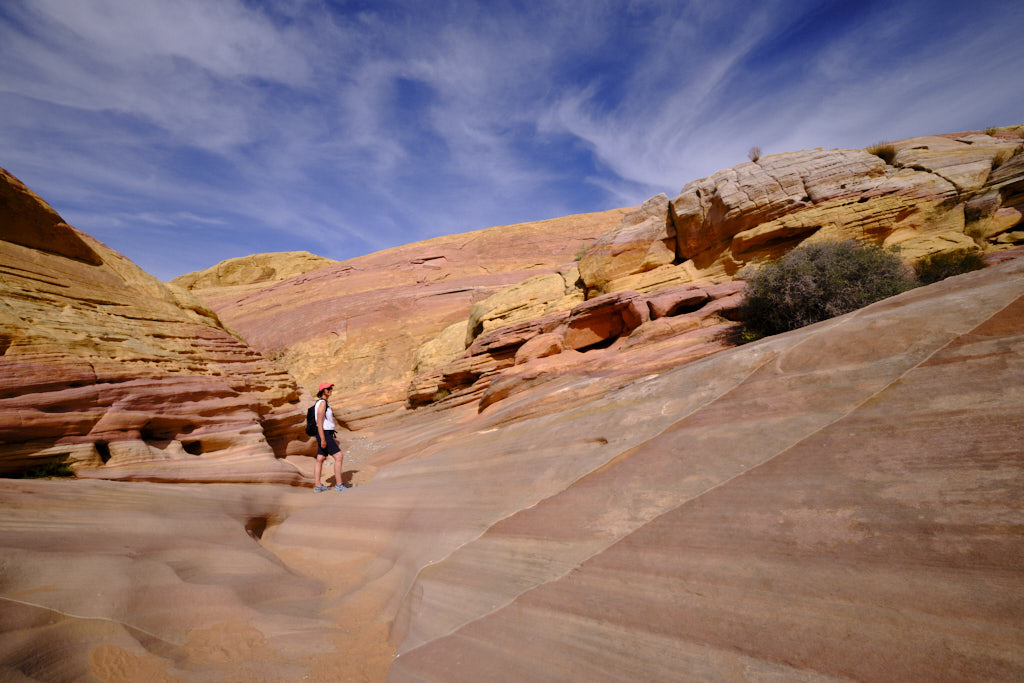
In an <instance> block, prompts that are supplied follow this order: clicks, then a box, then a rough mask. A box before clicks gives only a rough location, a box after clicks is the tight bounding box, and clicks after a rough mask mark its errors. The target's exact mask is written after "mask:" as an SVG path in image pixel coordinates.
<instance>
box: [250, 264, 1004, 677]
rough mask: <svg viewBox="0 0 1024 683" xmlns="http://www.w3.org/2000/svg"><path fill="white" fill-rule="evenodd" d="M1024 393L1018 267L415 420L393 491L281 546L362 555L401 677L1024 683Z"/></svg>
mask: <svg viewBox="0 0 1024 683" xmlns="http://www.w3.org/2000/svg"><path fill="white" fill-rule="evenodd" d="M616 374H618V375H619V376H620V379H624V380H625V381H620V382H618V383H617V384H618V386H616V388H614V389H611V390H606V391H604V392H602V395H600V396H591V397H590V398H589V400H587V401H585V402H584V403H582V404H578V403H575V402H573V401H572V400H571V397H572V396H573V395H574V394H575V393H577V392H582V393H586V392H587V390H588V387H590V386H592V385H594V384H595V383H599V382H608V383H609V384H610V385H615V384H616V382H615V375H616ZM566 399H569V400H566ZM1022 399H1024V260H1020V259H1017V260H1011V261H1007V262H1005V263H1002V264H1000V265H997V266H993V267H991V268H989V269H986V270H983V271H979V272H976V273H971V274H968V275H964V276H960V277H957V278H953V279H951V280H947V281H945V282H942V283H939V284H936V285H932V286H930V287H926V288H921V289H918V290H914V291H911V292H908V293H906V294H904V295H901V296H899V297H895V298H893V299H890V300H887V301H884V302H880V303H878V304H875V305H873V306H870V307H868V308H866V309H863V310H861V311H858V312H855V313H853V314H849V315H847V316H843V317H841V318H837V319H834V320H830V321H826V322H824V323H819V324H817V325H814V326H811V327H808V328H805V329H802V330H798V331H795V332H792V333H788V334H785V335H780V336H777V337H773V338H770V339H766V340H763V341H761V342H758V343H755V344H750V345H746V346H743V347H739V348H735V349H731V350H727V351H723V352H720V353H717V354H715V355H713V356H710V357H707V358H703V359H701V360H698V361H695V362H691V363H688V364H685V365H682V366H679V367H676V368H674V369H668V370H662V371H659V372H653V373H651V374H650V375H647V376H644V377H641V378H639V379H636V378H635V376H634V375H632V374H631V372H630V369H629V368H621V367H620V368H616V367H614V366H609V367H606V368H605V369H604V370H603V372H601V373H597V374H595V373H582V374H578V375H574V374H572V373H566V374H563V375H561V376H559V377H557V378H556V379H554V380H552V381H550V382H547V383H544V384H541V385H537V386H535V387H533V388H531V389H530V390H528V391H525V392H523V393H521V394H519V395H517V396H515V397H513V398H511V399H510V400H508V401H502V402H498V403H496V404H494V405H491V406H489V407H487V408H485V409H484V410H483V411H482V412H479V413H477V412H476V410H475V409H474V408H471V407H469V406H462V407H461V409H462V411H463V412H457V411H458V410H459V409H454V410H455V412H452V413H451V415H450V418H451V419H449V420H447V421H446V422H445V423H444V424H443V425H440V424H437V423H436V422H435V423H431V422H429V421H426V420H422V421H419V422H414V421H413V420H414V418H413V417H412V416H410V417H408V418H406V419H407V420H409V422H408V423H407V424H405V425H404V426H402V425H400V424H398V423H396V424H393V425H392V426H391V430H392V431H387V430H385V429H383V428H378V429H377V430H376V432H377V434H376V436H377V438H378V439H381V440H382V441H384V440H388V439H390V440H391V444H392V445H390V447H385V449H384V450H383V451H382V452H381V454H380V460H379V463H378V464H380V465H381V470H380V471H379V472H378V474H377V476H376V478H375V479H374V480H373V481H372V482H370V483H369V484H368V485H366V486H363V487H359V488H357V489H355V490H354V491H352V492H350V493H351V495H349V494H345V496H344V497H343V498H339V499H338V500H337V501H332V504H331V506H330V508H310V509H307V510H303V511H301V512H298V513H296V514H294V515H292V516H291V517H289V518H288V519H287V520H286V521H285V522H284V523H283V524H282V525H280V526H279V527H275V529H274V530H273V533H272V534H268V537H267V538H266V539H265V541H266V542H267V545H268V547H270V548H273V549H275V550H276V551H278V552H284V551H292V552H303V551H304V549H307V548H309V547H310V546H311V545H312V544H313V543H315V542H316V541H317V540H319V541H320V542H321V543H326V544H327V546H328V547H326V548H322V549H321V550H320V551H319V552H318V555H319V556H320V557H321V558H323V559H327V558H330V559H331V560H332V561H334V562H353V563H355V562H365V563H366V568H365V570H364V572H363V576H362V579H361V581H360V582H359V585H357V586H353V587H352V588H351V589H350V590H349V591H348V592H347V597H348V599H351V600H358V599H359V598H360V596H364V597H365V596H367V595H374V596H377V599H380V600H382V601H383V604H382V607H381V619H383V620H386V621H387V620H393V621H392V624H391V642H392V644H393V645H394V646H395V647H396V650H397V653H398V657H397V659H395V661H394V663H393V664H392V666H391V669H390V674H389V679H390V680H396V681H398V680H417V681H419V680H437V681H454V680H466V681H469V680H484V679H486V680H564V679H566V678H580V677H582V678H586V679H587V680H621V679H623V678H627V677H636V676H641V677H643V678H644V680H665V681H669V680H679V679H680V677H683V678H686V677H692V678H708V679H715V680H734V679H736V678H753V679H761V678H765V677H769V676H781V677H786V678H796V679H821V678H825V677H836V678H853V679H860V680H907V679H908V678H913V679H930V680H938V679H967V678H990V679H1000V680H1010V679H1015V678H1019V677H1020V676H1022V675H1024V657H1022V655H1021V651H1020V649H1019V647H1018V645H1019V643H1020V642H1024V627H1022V624H1021V622H1020V619H1019V615H1020V614H1022V613H1024V611H1022V610H1024V602H1022V599H1024V571H1022V569H1021V567H1024V540H1022V539H1024V535H1022V533H1021V531H1022V530H1024V511H1022V510H1021V508H1020V505H1019V499H1020V495H1021V493H1022V492H1024V449H1022V446H1021V444H1024V417H1022V416H1021V413H1020V410H1019V406H1020V404H1021V400H1022ZM428 411H429V409H428ZM423 414H424V415H426V414H428V413H426V412H425V413H423ZM338 519H344V520H345V523H344V525H338V524H337V520H338Z"/></svg>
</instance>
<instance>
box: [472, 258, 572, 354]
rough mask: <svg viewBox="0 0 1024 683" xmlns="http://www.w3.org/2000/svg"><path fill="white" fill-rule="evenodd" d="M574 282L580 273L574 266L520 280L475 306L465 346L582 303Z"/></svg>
mask: <svg viewBox="0 0 1024 683" xmlns="http://www.w3.org/2000/svg"><path fill="white" fill-rule="evenodd" d="M577 280H579V270H578V269H577V267H576V265H575V264H573V265H570V266H565V267H563V268H560V269H559V270H558V271H557V272H554V273H545V274H543V275H536V276H534V277H531V278H528V279H526V280H523V281H522V282H520V283H518V284H515V285H512V286H511V287H506V288H505V289H502V290H501V291H499V292H497V293H495V294H493V295H491V296H490V297H488V298H486V299H484V300H483V301H481V302H479V303H477V304H475V305H474V306H473V308H472V309H471V310H470V312H469V323H468V325H467V327H466V334H465V337H466V340H465V343H466V346H469V345H470V344H472V343H473V340H474V339H476V338H477V337H479V336H480V335H482V334H486V333H488V332H491V331H493V330H496V329H499V328H502V327H507V326H508V325H511V324H512V323H517V322H520V321H522V320H530V319H532V318H539V317H541V316H542V315H544V314H546V313H550V312H552V311H560V310H565V311H567V310H569V309H570V308H572V307H573V306H575V305H577V304H579V303H582V302H583V291H582V290H580V289H577V288H576V281H577Z"/></svg>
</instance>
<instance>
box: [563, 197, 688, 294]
mask: <svg viewBox="0 0 1024 683" xmlns="http://www.w3.org/2000/svg"><path fill="white" fill-rule="evenodd" d="M675 259H676V229H675V225H674V223H673V221H672V216H671V214H670V211H669V202H668V197H667V196H666V195H664V194H659V195H656V196H654V197H651V198H650V199H648V200H647V201H646V202H644V203H643V205H642V206H641V207H640V208H638V209H637V210H635V211H633V212H632V213H630V214H628V215H626V217H625V218H623V220H622V223H620V224H619V225H618V226H617V227H616V228H615V229H614V230H610V231H609V232H607V233H605V234H604V235H602V236H601V237H600V238H599V239H598V240H597V241H596V242H595V243H594V244H592V245H591V246H590V247H589V248H588V249H587V251H586V253H585V254H584V255H583V257H582V258H581V259H580V266H579V268H580V277H581V278H582V279H583V282H584V283H585V284H586V287H587V290H588V291H590V292H603V291H606V290H605V287H606V285H607V284H608V283H609V282H611V281H613V280H616V279H618V278H621V277H623V276H627V275H633V274H635V273H643V272H646V271H648V270H653V269H655V268H658V267H659V266H664V265H667V264H671V263H673V262H674V261H675Z"/></svg>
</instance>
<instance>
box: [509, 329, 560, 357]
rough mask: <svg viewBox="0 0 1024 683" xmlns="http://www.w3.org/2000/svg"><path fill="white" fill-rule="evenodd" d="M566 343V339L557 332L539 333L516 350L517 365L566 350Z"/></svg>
mask: <svg viewBox="0 0 1024 683" xmlns="http://www.w3.org/2000/svg"><path fill="white" fill-rule="evenodd" d="M564 343H565V339H564V338H563V337H562V335H561V334H559V333H557V332H548V333H547V334H541V335H537V336H536V337H534V338H533V339H530V340H529V341H527V342H526V343H525V344H523V345H522V346H520V347H519V349H518V350H517V351H516V365H522V364H523V363H529V362H530V361H532V360H536V359H538V358H547V357H548V356H554V355H557V354H559V353H561V352H562V351H563V350H564V346H563V345H564Z"/></svg>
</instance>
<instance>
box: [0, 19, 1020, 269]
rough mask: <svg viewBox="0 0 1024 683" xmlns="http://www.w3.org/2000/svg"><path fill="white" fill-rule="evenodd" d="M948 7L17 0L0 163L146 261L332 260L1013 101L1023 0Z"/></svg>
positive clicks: (158, 265)
mask: <svg viewBox="0 0 1024 683" xmlns="http://www.w3.org/2000/svg"><path fill="white" fill-rule="evenodd" d="M938 5H942V7H936V3H927V2H925V1H924V0H907V2H903V3H900V4H899V5H898V6H889V5H886V6H885V7H881V6H880V5H876V4H873V3H864V4H863V5H858V6H856V7H854V6H851V5H849V4H848V3H844V2H830V1H825V2H820V1H817V0H815V1H812V0H786V1H783V0H771V1H768V2H765V3H761V4H757V5H750V4H749V3H738V2H731V1H725V2H719V3H705V2H676V1H674V0H671V1H670V0H632V1H627V0H594V1H593V2H587V3H581V2H574V1H572V0H552V2H549V3H543V4H540V3H538V4H536V5H533V4H529V3H527V4H525V5H524V4H523V3H513V2H508V3H506V2H502V1H501V0H498V1H496V2H490V3H486V4H484V3H480V2H470V1H468V0H451V1H450V2H445V3H434V4H430V5H427V4H424V3H418V2H412V1H411V0H410V1H408V2H405V1H389V0H381V1H380V2H377V3H372V4H369V5H367V6H365V7H364V8H363V9H360V10H358V11H346V10H344V9H339V7H340V6H339V5H337V4H335V3H329V2H326V0H288V1H286V0H280V1H279V2H272V3H266V4H254V3H251V2H244V1H243V0H223V1H221V2H216V3H209V2H205V1H203V0H176V1H175V2H163V1H162V0H133V1H131V2H129V1H128V0H74V1H72V0H32V1H29V0H10V1H9V2H7V3H4V5H3V6H2V7H0V59H2V60H3V63H4V65H5V66H4V69H3V71H2V72H0V107H2V110H3V112H4V114H3V116H2V117H0V165H4V166H5V167H8V168H9V169H10V170H12V171H13V172H15V173H16V174H18V175H21V176H22V178H23V180H25V181H26V182H28V183H29V184H30V185H31V186H32V187H33V188H34V189H36V190H37V191H38V192H39V193H40V194H42V195H43V196H44V197H45V198H47V199H49V200H50V201H51V202H52V203H54V205H55V208H57V209H58V210H59V211H62V212H63V213H65V214H66V217H69V218H73V219H74V220H76V221H79V222H80V224H79V227H81V228H83V229H85V230H87V231H90V232H93V233H94V234H97V236H98V237H100V239H103V240H104V241H106V242H108V243H109V244H111V246H113V247H115V248H120V249H123V250H125V251H126V253H128V255H129V256H130V257H132V258H133V259H135V260H136V261H138V262H139V263H140V264H141V265H143V267H147V268H149V269H151V270H153V272H155V273H156V274H158V275H160V276H161V277H171V276H173V275H176V274H178V273H180V272H183V271H184V270H191V269H195V268H201V267H206V266H208V265H211V263H212V262H213V261H215V260H219V259H221V258H227V257H229V256H238V255H241V254H242V253H251V252H252V251H276V250H287V249H301V248H305V249H311V250H314V251H319V252H320V253H323V254H324V255H327V256H331V257H334V258H345V257H349V256H355V255H358V254H360V253H365V252H367V251H370V250H374V249H381V248H386V247H388V246H393V245H397V244H400V243H403V242H408V241H413V240H416V239H423V238H427V237H431V236H434V235H438V234H442V233H445V232H451V231H458V230H470V229H475V228H480V227H485V226H488V225H498V224H505V223H511V222H517V221H520V220H526V219H536V218H545V217H551V216H554V215H560V214H564V213H570V212H580V211H591V210H599V209H602V208H610V207H612V206H621V205H628V204H635V203H639V202H640V201H642V200H643V199H645V198H646V197H647V196H649V195H650V194H653V193H655V192H661V191H667V192H670V193H671V192H674V191H675V190H677V189H678V188H679V187H681V186H682V185H683V184H684V183H685V182H687V181H688V180H691V179H693V178H696V177H699V176H701V175H707V174H708V173H711V172H713V171H715V170H717V169H718V168H722V167H726V166H730V165H733V164H735V163H738V162H740V161H743V160H744V159H745V158H746V150H747V148H748V147H750V146H751V145H759V146H760V147H762V149H763V150H764V151H765V152H766V153H770V152H777V151H786V150H789V149H798V148H803V147H814V146H863V145H865V144H868V143H870V142H871V141H873V140H875V139H878V138H883V137H889V138H896V137H903V136H907V135H912V134H919V133H926V132H940V131H944V130H952V129H964V128H971V127H975V128H976V127H984V126H987V125H993V124H999V123H1011V122H1013V121H1012V120H1007V119H1012V117H1013V116H1017V117H1019V112H1021V111H1024V107H1022V106H1021V104H1022V101H1021V95H1020V93H1019V89H1014V88H1013V87H1012V85H1011V83H1010V81H1011V80H1012V76H1010V74H1015V73H1017V72H1019V71H1020V70H1021V67H1022V66H1024V48H1022V47H1021V46H1020V41H1019V40H1017V37H1018V36H1019V33H1020V29H1021V27H1022V25H1024V15H1022V10H1020V9H1017V8H1016V7H1012V6H1007V4H1006V3H998V2H997V1H996V0H978V5H977V6H976V7H973V8H968V9H965V8H963V7H962V6H959V5H958V4H956V3H952V2H949V3H947V2H943V1H942V0H938ZM989 5H991V7H990V6H989ZM996 5H998V8H996ZM994 9H998V10H999V11H998V12H994V11H993V10H994ZM988 16H998V17H999V20H998V21H995V20H991V21H990V20H989V19H987V18H986V17H988ZM993 46H998V49H993ZM187 240H200V241H201V240H206V241H207V243H208V244H210V245H211V248H210V249H206V250H191V251H188V252H187V253H186V252H185V251H184V250H182V254H183V255H184V256H183V259H184V260H180V261H179V262H173V263H172V262H170V261H169V260H168V259H167V258H166V253H167V251H168V249H180V245H181V244H182V243H184V242H186V241H187Z"/></svg>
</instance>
